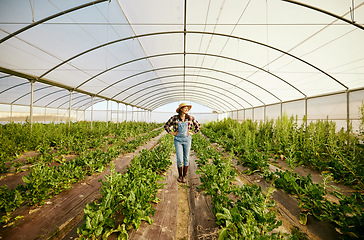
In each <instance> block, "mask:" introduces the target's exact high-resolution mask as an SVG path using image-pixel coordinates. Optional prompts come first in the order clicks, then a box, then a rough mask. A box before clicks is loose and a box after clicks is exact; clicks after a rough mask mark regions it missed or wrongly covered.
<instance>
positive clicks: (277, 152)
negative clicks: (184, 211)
mask: <svg viewBox="0 0 364 240" xmlns="http://www.w3.org/2000/svg"><path fill="white" fill-rule="evenodd" d="M363 123H364V121H362V125H361V129H363V126H364V124H363ZM335 127H336V126H335V123H334V122H331V121H328V120H322V121H317V122H311V123H310V124H309V125H308V126H307V127H306V126H305V125H304V124H302V125H298V124H297V120H296V119H294V118H293V117H291V118H288V117H287V116H283V117H282V118H279V119H277V120H276V121H273V120H271V121H264V122H263V121H261V122H254V121H250V120H248V121H244V122H242V123H238V122H236V121H234V120H231V119H225V120H223V121H219V122H211V123H209V124H205V125H204V127H203V128H202V132H203V134H205V135H206V136H207V137H209V138H210V140H211V141H213V142H216V143H219V144H221V145H222V146H223V147H224V148H225V150H226V151H228V152H230V153H231V154H232V155H234V156H236V157H237V158H238V159H239V160H240V163H241V164H242V165H243V166H246V167H248V170H247V171H245V173H246V174H260V175H261V176H262V177H264V178H265V180H266V181H267V182H271V183H272V185H273V186H275V188H280V189H283V190H284V191H286V192H287V193H289V194H291V195H294V196H295V197H297V198H298V200H299V208H300V209H301V214H300V223H301V224H306V223H307V216H308V215H313V216H314V217H316V218H317V219H318V220H321V221H326V222H331V223H332V224H333V225H334V226H335V227H336V230H337V231H338V232H339V233H340V234H341V236H342V238H343V239H358V238H361V237H363V236H364V230H363V229H364V214H363V212H364V211H363V210H364V202H363V200H364V197H363V194H362V192H363V187H364V185H363V180H364V179H363V178H364V145H363V144H362V143H361V138H362V136H363V133H362V132H361V133H360V134H359V135H358V134H354V133H353V132H352V131H344V130H341V131H339V132H335ZM280 156H282V159H285V161H286V162H287V165H288V166H290V169H286V170H285V171H283V170H282V171H280V170H276V171H275V172H272V171H270V170H269V165H270V164H275V163H276V161H275V160H276V159H278V158H280ZM301 165H306V166H309V167H311V168H314V169H315V170H317V171H320V172H322V176H323V181H322V182H320V183H314V182H313V181H312V179H311V176H310V175H308V176H300V175H299V174H297V173H295V172H294V169H295V168H296V167H297V166H301ZM332 181H335V182H341V183H344V184H347V185H350V186H352V187H353V188H354V189H355V190H353V193H351V194H345V195H344V194H343V193H341V192H340V189H336V188H334V187H333V186H331V185H330V182H332ZM329 195H330V197H328V196H329ZM329 199H335V201H333V200H329Z"/></svg>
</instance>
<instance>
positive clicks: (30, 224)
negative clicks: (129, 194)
mask: <svg viewBox="0 0 364 240" xmlns="http://www.w3.org/2000/svg"><path fill="white" fill-rule="evenodd" d="M160 137H161V135H159V136H157V137H156V138H154V139H152V140H151V141H149V142H148V143H146V144H145V145H143V146H141V147H139V148H138V150H137V151H136V152H134V153H129V154H125V155H122V156H120V157H119V158H118V159H116V160H114V163H115V168H116V169H117V170H118V171H120V170H121V171H125V169H126V167H127V166H128V165H129V164H130V161H131V159H132V158H133V157H134V156H136V155H137V154H139V152H140V151H141V150H142V149H150V148H152V147H154V146H155V144H156V143H157V141H158V140H159V138H160ZM106 174H110V170H109V169H106V170H105V171H104V172H102V173H100V174H98V175H92V176H89V177H87V178H86V179H85V180H84V181H82V182H80V183H76V184H74V185H73V186H72V188H71V189H67V190H65V191H63V192H62V193H61V194H59V195H57V196H55V197H53V198H51V199H49V200H48V203H49V204H45V205H43V206H41V207H38V208H34V207H32V208H31V207H27V206H24V207H23V208H21V209H19V211H17V213H18V214H20V215H23V216H24V218H22V219H21V220H19V221H18V222H17V225H16V226H15V227H12V228H6V229H1V230H0V238H2V239H14V240H23V239H26V240H32V239H47V238H49V237H50V236H52V235H53V234H55V233H56V232H57V231H60V233H61V234H59V235H57V236H56V237H55V239H60V238H62V237H63V236H62V228H64V227H65V226H67V225H68V224H69V223H72V224H76V223H77V221H76V223H74V221H72V220H73V219H74V218H76V217H77V216H80V214H81V216H82V213H83V209H84V207H85V204H86V203H90V202H92V201H94V200H95V199H97V198H99V197H100V188H101V183H100V182H99V180H100V179H104V176H105V175H106ZM30 212H31V214H30ZM68 227H69V226H68ZM76 236H77V235H76ZM76 236H72V237H76Z"/></svg>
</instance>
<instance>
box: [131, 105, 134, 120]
mask: <svg viewBox="0 0 364 240" xmlns="http://www.w3.org/2000/svg"><path fill="white" fill-rule="evenodd" d="M131 121H132V122H134V107H133V106H132V107H131Z"/></svg>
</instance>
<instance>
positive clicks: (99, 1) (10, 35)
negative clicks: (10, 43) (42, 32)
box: [0, 0, 108, 44]
mask: <svg viewBox="0 0 364 240" xmlns="http://www.w3.org/2000/svg"><path fill="white" fill-rule="evenodd" d="M106 1H108V0H97V1H94V2H89V3H85V4H83V5H80V6H77V7H74V8H70V9H68V10H64V11H62V12H59V13H56V14H54V15H52V16H49V17H46V18H43V19H41V20H39V21H36V22H34V23H32V24H29V25H28V26H26V27H23V28H22V29H19V30H18V31H16V32H14V33H11V34H9V35H8V36H6V37H4V38H2V39H1V40H0V44H1V43H3V42H5V41H6V40H8V39H10V38H12V37H14V36H16V35H18V34H19V33H22V32H24V31H26V30H28V29H30V28H32V27H35V26H37V25H39V24H42V23H44V22H47V21H49V20H52V19H53V18H57V17H59V16H62V15H64V14H67V13H70V12H73V11H76V10H79V9H82V8H85V7H89V6H92V5H95V4H98V3H101V2H106Z"/></svg>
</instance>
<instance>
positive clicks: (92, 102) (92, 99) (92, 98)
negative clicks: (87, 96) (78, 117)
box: [91, 96, 94, 130]
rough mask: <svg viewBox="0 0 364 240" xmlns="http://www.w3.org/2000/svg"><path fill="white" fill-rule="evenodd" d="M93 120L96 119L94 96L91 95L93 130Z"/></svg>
mask: <svg viewBox="0 0 364 240" xmlns="http://www.w3.org/2000/svg"><path fill="white" fill-rule="evenodd" d="M93 120H94V96H91V130H92V122H93Z"/></svg>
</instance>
